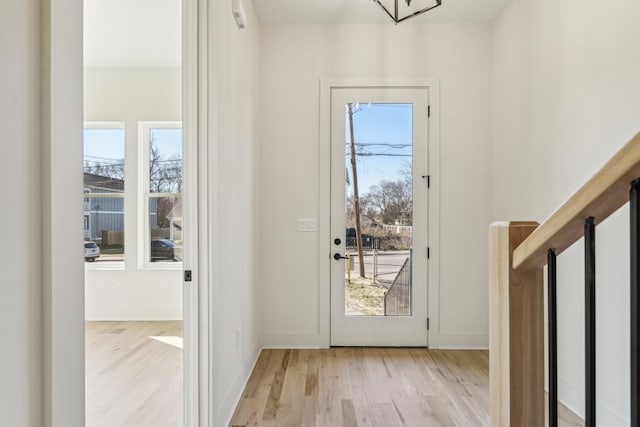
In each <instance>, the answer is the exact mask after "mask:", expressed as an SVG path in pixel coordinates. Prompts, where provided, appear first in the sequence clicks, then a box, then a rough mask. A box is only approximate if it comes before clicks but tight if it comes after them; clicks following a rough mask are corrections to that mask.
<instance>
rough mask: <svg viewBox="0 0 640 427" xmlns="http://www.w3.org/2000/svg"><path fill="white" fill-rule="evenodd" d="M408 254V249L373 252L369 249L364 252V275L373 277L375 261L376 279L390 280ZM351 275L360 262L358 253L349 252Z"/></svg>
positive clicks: (358, 268) (357, 269) (354, 272)
mask: <svg viewBox="0 0 640 427" xmlns="http://www.w3.org/2000/svg"><path fill="white" fill-rule="evenodd" d="M408 256H409V251H407V250H405V251H378V252H377V254H374V253H373V252H371V251H367V252H365V253H364V271H365V275H366V276H367V277H370V278H374V263H376V262H377V267H378V268H377V274H376V276H375V279H376V280H379V281H385V282H391V281H393V279H394V278H395V277H396V275H397V274H398V271H400V268H401V267H402V264H403V263H404V261H405V260H406V259H407V257H408ZM351 264H352V267H351V275H352V277H353V276H354V275H357V274H358V271H359V270H360V263H359V260H358V253H357V252H355V253H352V254H351Z"/></svg>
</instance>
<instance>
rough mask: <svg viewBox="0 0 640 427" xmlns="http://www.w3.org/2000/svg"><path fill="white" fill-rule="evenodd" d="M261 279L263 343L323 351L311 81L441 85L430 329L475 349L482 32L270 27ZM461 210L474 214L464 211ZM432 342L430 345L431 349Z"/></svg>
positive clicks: (265, 49)
mask: <svg viewBox="0 0 640 427" xmlns="http://www.w3.org/2000/svg"><path fill="white" fill-rule="evenodd" d="M260 50H261V62H260V77H261V92H260V93H261V123H262V125H261V141H260V143H261V157H260V169H261V182H260V185H261V187H260V191H261V204H262V210H261V212H262V215H261V222H260V230H261V249H262V250H261V253H262V259H261V264H260V265H261V268H260V271H261V276H260V290H261V301H262V317H261V319H262V320H261V325H262V342H263V344H264V345H265V346H301V345H302V346H322V345H326V342H323V340H322V339H321V337H320V335H319V333H318V331H319V328H320V322H326V319H327V318H328V316H329V313H328V312H327V313H324V312H320V311H319V305H320V304H321V302H320V301H319V296H318V294H319V289H320V288H319V287H325V286H329V284H328V283H318V276H319V271H318V263H319V256H326V254H318V245H319V242H318V238H319V237H320V236H318V235H317V234H316V233H298V232H297V218H318V217H319V216H320V212H321V210H326V209H328V208H329V207H328V203H326V202H325V201H322V200H319V185H320V183H319V174H320V171H319V159H318V153H319V150H320V146H319V143H320V141H319V131H320V130H319V107H320V105H319V80H320V78H322V77H334V78H336V77H339V78H341V79H344V78H354V79H361V78H366V77H370V78H385V79H389V80H390V81H392V80H393V79H394V78H396V79H397V78H402V77H436V78H439V79H440V99H441V105H440V106H439V108H440V113H441V116H440V117H441V123H440V126H441V127H440V131H441V132H440V133H441V139H440V141H439V143H440V153H441V158H440V170H441V176H440V186H441V187H440V188H441V200H440V201H439V202H440V224H441V230H440V242H441V247H440V248H439V250H440V263H441V264H440V301H439V303H440V319H439V321H440V322H439V323H440V330H439V331H437V334H434V336H433V337H434V340H435V342H436V346H442V347H486V346H487V344H488V334H487V331H488V313H487V304H486V303H485V301H487V298H488V297H487V263H486V259H487V249H486V248H487V233H486V227H487V225H488V223H489V218H490V208H491V203H490V201H491V179H490V167H489V165H490V143H491V141H490V136H491V135H490V131H491V111H490V96H491V26H490V24H484V23H469V24H428V25H411V24H410V25H400V26H393V25H335V26H334V25H327V26H324V25H273V26H263V28H262V37H261V45H260ZM470 212H472V213H473V214H472V215H470ZM432 345H433V342H432Z"/></svg>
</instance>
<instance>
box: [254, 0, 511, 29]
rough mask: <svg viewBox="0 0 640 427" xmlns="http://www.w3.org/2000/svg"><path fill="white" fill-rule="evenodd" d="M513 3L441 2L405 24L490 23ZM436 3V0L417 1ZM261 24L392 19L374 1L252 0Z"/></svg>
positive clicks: (484, 0)
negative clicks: (489, 21)
mask: <svg viewBox="0 0 640 427" xmlns="http://www.w3.org/2000/svg"><path fill="white" fill-rule="evenodd" d="M509 1H511V0H442V5H441V6H438V7H437V8H435V9H433V10H431V11H429V12H426V13H424V14H422V15H420V16H417V17H415V18H411V19H410V20H408V21H406V22H405V23H402V24H401V25H408V24H409V23H414V24H415V23H421V22H422V23H424V22H430V21H439V22H442V21H488V20H491V19H493V18H495V17H496V16H498V14H499V13H500V12H502V10H503V9H504V7H505V6H506V5H507V4H508V3H509ZM420 2H423V3H425V4H433V3H434V2H433V0H430V1H425V0H414V4H416V5H417V3H420ZM253 4H254V5H255V8H256V12H257V13H258V17H259V19H260V22H262V23H263V24H293V23H304V24H309V23H314V24H329V23H345V24H346V23H348V24H364V23H389V24H390V25H393V22H392V21H391V19H390V18H389V17H388V16H386V15H385V14H384V12H383V11H382V9H380V7H379V6H378V5H377V4H375V3H374V2H373V0H253Z"/></svg>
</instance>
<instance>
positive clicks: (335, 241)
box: [333, 239, 342, 245]
mask: <svg viewBox="0 0 640 427" xmlns="http://www.w3.org/2000/svg"><path fill="white" fill-rule="evenodd" d="M333 243H335V244H336V245H339V244H340V243H342V240H340V239H334V240H333Z"/></svg>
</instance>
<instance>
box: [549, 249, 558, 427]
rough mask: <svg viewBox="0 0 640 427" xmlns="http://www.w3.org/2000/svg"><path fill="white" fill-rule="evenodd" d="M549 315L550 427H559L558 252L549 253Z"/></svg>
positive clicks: (550, 250)
mask: <svg viewBox="0 0 640 427" xmlns="http://www.w3.org/2000/svg"><path fill="white" fill-rule="evenodd" d="M547 286H548V292H547V297H548V304H547V305H548V308H547V310H548V315H549V323H548V327H549V427H558V327H557V325H558V317H557V307H558V304H557V297H556V251H555V249H549V252H548V253H547Z"/></svg>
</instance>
